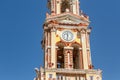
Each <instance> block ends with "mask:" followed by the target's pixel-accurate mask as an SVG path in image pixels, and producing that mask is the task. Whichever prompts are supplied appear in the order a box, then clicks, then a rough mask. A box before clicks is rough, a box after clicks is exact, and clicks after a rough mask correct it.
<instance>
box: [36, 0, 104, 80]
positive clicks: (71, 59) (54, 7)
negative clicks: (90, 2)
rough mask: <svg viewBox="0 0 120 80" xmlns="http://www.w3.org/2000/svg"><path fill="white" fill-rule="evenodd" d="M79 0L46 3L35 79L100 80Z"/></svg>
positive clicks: (100, 76)
mask: <svg viewBox="0 0 120 80" xmlns="http://www.w3.org/2000/svg"><path fill="white" fill-rule="evenodd" d="M79 4H80V1H79V0H48V9H49V10H50V11H49V12H50V13H46V20H45V22H44V25H43V29H44V35H43V39H42V42H41V43H42V47H43V50H44V67H43V68H42V67H41V68H40V70H39V69H37V68H36V69H35V71H36V73H37V76H36V78H35V80H102V71H101V70H100V69H94V67H93V64H92V60H91V51H90V39H89V35H90V32H91V28H89V27H88V26H89V23H90V21H89V17H88V16H87V15H85V14H84V13H82V12H81V10H80V6H79Z"/></svg>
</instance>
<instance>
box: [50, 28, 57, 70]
mask: <svg viewBox="0 0 120 80" xmlns="http://www.w3.org/2000/svg"><path fill="white" fill-rule="evenodd" d="M55 33H56V29H55V28H52V29H51V65H52V68H56V54H55V52H56V50H55V49H56V48H55V42H56V41H55V40H56V39H55Z"/></svg>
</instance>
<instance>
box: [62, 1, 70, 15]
mask: <svg viewBox="0 0 120 80" xmlns="http://www.w3.org/2000/svg"><path fill="white" fill-rule="evenodd" d="M66 9H68V10H70V0H62V3H61V13H64V12H66Z"/></svg>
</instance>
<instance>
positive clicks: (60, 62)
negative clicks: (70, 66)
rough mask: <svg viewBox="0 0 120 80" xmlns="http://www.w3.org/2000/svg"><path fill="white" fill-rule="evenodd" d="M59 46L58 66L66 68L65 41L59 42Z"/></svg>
mask: <svg viewBox="0 0 120 80" xmlns="http://www.w3.org/2000/svg"><path fill="white" fill-rule="evenodd" d="M57 47H58V49H57V55H56V56H57V68H64V43H58V44H57Z"/></svg>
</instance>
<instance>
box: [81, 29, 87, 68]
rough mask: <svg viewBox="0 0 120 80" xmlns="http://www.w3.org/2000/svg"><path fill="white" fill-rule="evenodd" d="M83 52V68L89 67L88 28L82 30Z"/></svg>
mask: <svg viewBox="0 0 120 80" xmlns="http://www.w3.org/2000/svg"><path fill="white" fill-rule="evenodd" d="M81 42H82V54H83V69H88V60H87V47H86V30H85V29H82V30H81Z"/></svg>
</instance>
